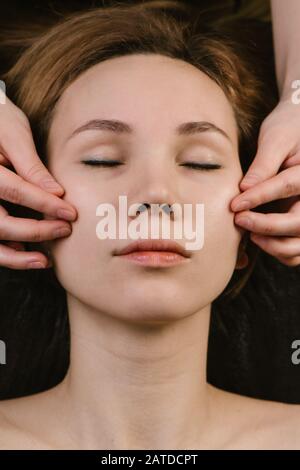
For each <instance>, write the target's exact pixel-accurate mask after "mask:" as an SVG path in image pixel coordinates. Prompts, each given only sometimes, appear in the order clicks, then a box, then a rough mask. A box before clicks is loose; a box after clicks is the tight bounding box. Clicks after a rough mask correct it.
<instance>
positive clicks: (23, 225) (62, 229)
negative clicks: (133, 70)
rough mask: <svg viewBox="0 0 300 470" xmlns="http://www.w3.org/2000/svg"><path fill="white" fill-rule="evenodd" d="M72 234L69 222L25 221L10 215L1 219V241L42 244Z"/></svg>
mask: <svg viewBox="0 0 300 470" xmlns="http://www.w3.org/2000/svg"><path fill="white" fill-rule="evenodd" d="M71 233H72V228H71V225H70V224H68V223H67V222H59V221H53V220H34V219H23V218H20V217H12V216H10V215H8V216H6V217H4V218H3V217H1V218H0V239H1V240H12V241H23V242H26V241H27V242H29V241H30V242H41V241H44V240H54V239H55V238H59V237H65V236H68V235H70V234H71Z"/></svg>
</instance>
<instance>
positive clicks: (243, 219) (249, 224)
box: [235, 217, 253, 229]
mask: <svg viewBox="0 0 300 470" xmlns="http://www.w3.org/2000/svg"><path fill="white" fill-rule="evenodd" d="M235 221H236V223H237V224H241V225H243V227H246V228H248V229H251V228H252V227H253V221H252V220H250V219H249V218H248V217H236V219H235Z"/></svg>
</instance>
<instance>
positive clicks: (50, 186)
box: [43, 180, 63, 191]
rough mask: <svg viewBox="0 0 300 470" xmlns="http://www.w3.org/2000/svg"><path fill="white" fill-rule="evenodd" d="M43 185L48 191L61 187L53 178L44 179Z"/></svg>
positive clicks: (57, 189) (59, 189)
mask: <svg viewBox="0 0 300 470" xmlns="http://www.w3.org/2000/svg"><path fill="white" fill-rule="evenodd" d="M43 186H44V188H45V189H48V190H49V191H61V190H62V189H63V188H62V187H61V186H60V185H59V184H58V183H56V182H55V181H54V180H45V181H43Z"/></svg>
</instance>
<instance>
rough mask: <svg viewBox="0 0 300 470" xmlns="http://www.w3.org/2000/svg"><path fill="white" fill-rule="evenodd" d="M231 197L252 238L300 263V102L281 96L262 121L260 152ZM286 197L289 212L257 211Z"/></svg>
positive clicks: (286, 260)
mask: <svg viewBox="0 0 300 470" xmlns="http://www.w3.org/2000/svg"><path fill="white" fill-rule="evenodd" d="M240 189H241V191H243V192H242V193H241V194H239V195H238V196H236V197H235V198H234V199H233V200H232V201H231V209H232V210H233V211H236V212H238V213H237V214H235V223H236V224H238V225H240V226H241V227H243V228H244V229H247V230H249V231H250V232H251V233H250V238H251V240H252V241H253V242H254V243H256V244H257V245H258V246H259V247H260V248H261V249H263V250H264V251H266V252H267V253H269V254H270V255H272V256H274V257H275V258H277V259H278V260H279V261H280V262H281V263H283V264H285V265H287V266H298V265H299V264H300V197H299V196H300V105H298V104H294V103H293V102H292V101H291V100H290V99H286V100H284V101H283V100H281V101H280V102H279V103H278V105H277V106H276V107H275V108H274V110H273V111H272V112H271V113H270V114H269V115H268V116H267V118H266V119H265V120H264V122H263V123H262V126H261V128H260V133H259V139H258V150H257V154H256V156H255V159H254V160H253V162H252V164H251V166H250V167H249V169H248V171H247V173H246V174H245V176H244V178H243V180H242V181H241V183H240ZM282 198H285V199H284V200H283V201H281V207H282V208H284V210H285V211H286V213H284V214H283V213H268V214H262V213H258V212H253V211H251V210H249V209H252V208H254V207H256V206H258V205H261V204H265V203H267V202H270V201H274V200H277V199H282Z"/></svg>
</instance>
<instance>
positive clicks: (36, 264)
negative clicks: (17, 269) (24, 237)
mask: <svg viewBox="0 0 300 470" xmlns="http://www.w3.org/2000/svg"><path fill="white" fill-rule="evenodd" d="M27 267H28V268H30V269H42V268H45V265H44V264H43V263H41V261H29V263H28V264H27Z"/></svg>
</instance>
